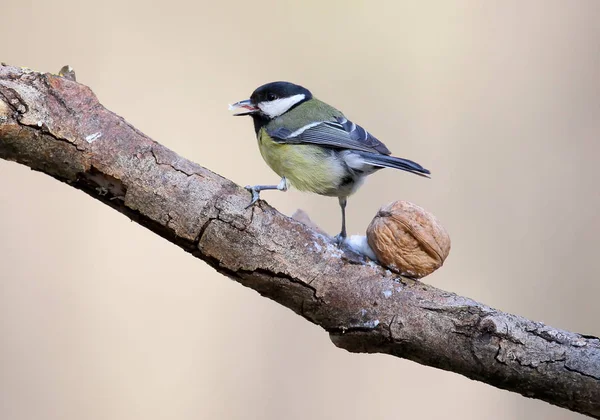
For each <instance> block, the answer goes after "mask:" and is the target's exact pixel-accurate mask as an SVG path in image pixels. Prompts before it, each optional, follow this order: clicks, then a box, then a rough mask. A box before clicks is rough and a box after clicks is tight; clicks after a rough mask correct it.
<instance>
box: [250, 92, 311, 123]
mask: <svg viewBox="0 0 600 420" xmlns="http://www.w3.org/2000/svg"><path fill="white" fill-rule="evenodd" d="M304 98H306V96H305V95H304V94H303V93H301V94H299V95H294V96H290V97H289V98H281V99H275V100H274V101H269V102H261V103H259V104H258V108H260V110H261V111H262V112H263V113H264V114H266V115H268V116H269V117H271V118H275V117H279V116H280V115H281V114H283V113H285V112H286V111H287V110H288V109H290V108H291V107H293V106H294V105H296V104H297V103H298V102H300V101H303V100H304Z"/></svg>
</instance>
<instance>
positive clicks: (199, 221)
mask: <svg viewBox="0 0 600 420" xmlns="http://www.w3.org/2000/svg"><path fill="white" fill-rule="evenodd" d="M0 158H3V159H6V160H11V161H16V162H19V163H22V164H24V165H27V166H29V167H30V168H32V169H34V170H37V171H41V172H44V173H46V174H48V175H50V176H52V177H54V178H56V179H58V180H60V181H63V182H65V183H67V184H69V185H70V186H72V187H74V188H77V189H80V190H82V191H84V192H85V193H87V194H89V195H90V196H92V197H94V198H96V199H97V200H99V201H101V202H103V203H104V204H107V205H109V206H110V207H112V208H114V209H116V210H118V211H120V212H122V213H123V214H125V215H127V216H128V217H130V218H131V219H133V220H135V221H136V222H138V223H139V224H141V225H143V226H145V227H146V228H148V229H150V230H152V231H153V232H155V233H157V234H158V235H160V236H162V237H164V238H166V239H167V240H169V241H171V242H173V243H174V244H176V245H178V246H180V247H181V248H183V249H184V250H185V251H188V252H189V253H191V254H192V255H194V256H196V257H197V258H200V259H202V260H203V261H205V262H206V263H208V264H209V265H211V266H212V267H214V268H215V269H216V270H217V271H218V272H220V273H222V274H224V275H226V276H228V277H230V278H232V279H234V280H235V281H237V282H239V283H241V284H243V285H245V286H247V287H251V288H253V289H254V290H256V291H258V292H259V293H260V294H262V295H263V296H266V297H269V298H271V299H273V300H275V301H276V302H279V303H280V304H282V305H284V306H286V307H288V308H290V309H291V310H293V311H294V312H296V313H297V314H299V315H301V316H302V317H304V318H305V319H307V320H308V321H310V322H313V323H315V324H317V325H320V326H321V327H323V328H324V329H325V330H326V331H327V332H328V333H329V334H330V337H331V340H332V341H333V343H334V344H335V345H336V346H338V347H341V348H344V349H346V350H349V351H352V352H368V353H387V354H391V355H394V356H397V357H402V358H406V359H410V360H413V361H416V362H418V363H422V364H424V365H429V366H434V367H437V368H440V369H446V370H450V371H453V372H456V373H460V374H462V375H465V376H467V377H469V378H471V379H475V380H479V381H482V382H485V383H487V384H490V385H493V386H496V387H499V388H503V389H507V390H509V391H513V392H518V393H520V394H523V395H525V396H527V397H532V398H538V399H541V400H544V401H547V402H549V403H551V404H555V405H557V406H561V407H564V408H567V409H570V410H573V411H577V412H580V413H583V414H587V415H589V416H592V417H596V418H600V340H599V339H598V338H596V337H592V336H586V335H581V334H575V333H571V332H567V331H562V330H558V329H555V328H551V327H549V326H546V325H544V324H542V323H540V322H535V321H530V320H527V319H524V318H522V317H519V316H515V315H510V314H507V313H503V312H501V311H498V310H496V309H493V308H490V307H488V306H486V305H482V304H480V303H478V302H475V301H473V300H471V299H468V298H466V297H461V296H457V295H455V294H453V293H449V292H445V291H443V290H439V289H436V288H434V287H432V286H429V285H427V284H424V283H422V282H418V281H413V280H409V279H405V278H400V277H398V276H397V275H394V274H393V273H391V272H389V271H387V270H385V269H384V268H382V267H380V266H378V265H376V264H374V263H372V262H371V263H368V262H365V261H364V260H363V259H362V257H360V256H358V255H356V254H353V253H352V252H350V251H347V250H346V251H341V250H339V249H338V248H337V247H336V246H335V245H334V243H333V241H332V239H331V238H329V237H327V236H325V235H323V234H322V233H319V232H318V231H316V230H314V229H312V228H310V227H308V226H306V225H305V224H302V223H300V222H298V221H296V220H293V219H291V218H289V217H286V216H284V215H282V214H281V213H279V212H277V211H276V210H275V209H273V208H272V207H270V206H269V205H268V204H266V203H265V202H263V201H260V202H259V203H257V205H256V206H254V207H252V208H249V209H245V206H246V205H247V204H248V201H249V199H250V196H249V193H248V192H246V191H245V190H244V189H243V188H240V187H239V186H238V185H236V184H234V183H233V182H231V181H229V180H227V179H225V178H223V177H221V176H219V175H218V174H215V173H213V172H211V171H209V170H208V169H206V168H204V167H202V166H200V165H198V164H195V163H193V162H190V161H188V160H186V159H184V158H182V157H180V156H178V155H177V154H176V153H174V152H172V151H171V150H169V149H167V148H165V147H164V146H161V145H160V144H158V143H156V142H155V141H153V140H151V139H150V138H148V137H147V136H145V135H144V134H143V133H141V132H140V131H138V130H137V129H135V128H134V127H132V126H131V125H130V124H128V123H127V122H126V121H125V120H124V119H123V118H121V117H119V116H117V115H115V114H114V113H112V112H110V111H109V110H107V109H105V108H104V107H103V106H102V105H101V104H100V103H99V102H98V100H97V99H96V97H95V96H94V94H93V93H92V91H91V90H90V89H89V88H87V87H86V86H83V85H81V84H78V83H76V82H74V81H72V80H69V79H67V78H65V77H59V76H54V75H51V74H41V73H37V72H32V71H28V70H23V69H17V68H14V67H9V66H0ZM11 182H15V180H12V181H11Z"/></svg>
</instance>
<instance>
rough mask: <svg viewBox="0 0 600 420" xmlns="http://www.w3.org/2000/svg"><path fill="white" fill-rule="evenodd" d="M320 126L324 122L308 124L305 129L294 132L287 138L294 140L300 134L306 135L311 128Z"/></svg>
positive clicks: (301, 128)
mask: <svg viewBox="0 0 600 420" xmlns="http://www.w3.org/2000/svg"><path fill="white" fill-rule="evenodd" d="M319 124H323V122H322V121H319V122H314V123H310V124H307V125H305V126H304V127H300V128H299V129H297V130H296V131H294V132H293V133H292V134H290V135H289V136H287V137H286V138H288V139H289V138H293V137H298V136H299V135H300V134H302V133H304V132H305V131H306V130H308V129H309V128H313V127H316V126H317V125H319Z"/></svg>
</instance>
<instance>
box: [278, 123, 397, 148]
mask: <svg viewBox="0 0 600 420" xmlns="http://www.w3.org/2000/svg"><path fill="white" fill-rule="evenodd" d="M267 132H268V134H269V136H271V137H272V138H273V140H274V141H276V142H278V143H286V144H303V143H308V144H316V145H319V146H324V147H331V148H337V149H351V150H360V151H363V152H371V153H379V154H383V155H389V154H390V153H391V152H390V151H389V150H388V148H387V147H386V146H385V144H383V143H382V142H380V141H379V140H377V139H376V138H375V137H374V136H372V135H371V134H370V133H369V132H368V131H367V130H365V129H364V128H362V127H361V126H360V125H357V124H355V123H353V122H352V121H349V120H348V119H346V118H344V117H337V118H336V119H335V121H322V122H313V123H311V124H307V125H305V126H304V127H301V128H299V129H298V130H295V131H293V132H292V131H290V130H288V129H286V128H281V127H280V128H277V129H273V130H268V131H267Z"/></svg>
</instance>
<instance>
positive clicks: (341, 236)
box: [335, 197, 348, 246]
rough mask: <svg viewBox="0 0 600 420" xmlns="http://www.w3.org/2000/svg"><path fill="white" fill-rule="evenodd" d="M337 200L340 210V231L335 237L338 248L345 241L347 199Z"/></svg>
mask: <svg viewBox="0 0 600 420" xmlns="http://www.w3.org/2000/svg"><path fill="white" fill-rule="evenodd" d="M339 200H340V208H341V209H342V231H341V232H340V233H339V234H337V235H336V237H335V240H336V242H337V244H338V246H340V245H342V243H343V242H344V240H345V239H346V203H347V202H348V197H340V198H339Z"/></svg>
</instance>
